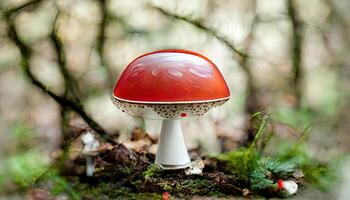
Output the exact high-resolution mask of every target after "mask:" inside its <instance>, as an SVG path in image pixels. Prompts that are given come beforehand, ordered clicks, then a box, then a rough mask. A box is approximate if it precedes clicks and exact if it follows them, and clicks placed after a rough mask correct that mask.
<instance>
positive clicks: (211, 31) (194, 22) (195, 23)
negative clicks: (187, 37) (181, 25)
mask: <svg viewBox="0 0 350 200" xmlns="http://www.w3.org/2000/svg"><path fill="white" fill-rule="evenodd" d="M151 7H152V8H154V9H156V10H158V11H159V12H160V13H162V14H163V15H165V16H168V17H171V18H174V19H178V20H182V21H185V22H187V23H189V24H192V25H193V26H195V27H197V28H198V29H201V30H203V31H205V32H207V33H208V34H210V35H212V36H213V37H215V38H216V39H218V40H219V41H221V42H223V43H224V44H225V45H226V46H227V47H228V48H230V49H231V50H232V51H233V52H235V53H236V54H237V55H238V56H239V57H240V58H243V57H246V56H248V55H247V54H245V53H244V52H243V51H241V50H239V49H238V48H236V47H235V46H234V45H233V44H232V43H231V42H230V41H229V39H228V38H226V37H225V36H223V35H220V34H219V33H218V32H217V31H216V30H215V29H214V28H211V27H208V26H206V25H205V24H204V23H203V22H201V21H199V20H193V19H191V18H189V17H186V16H181V15H178V14H175V13H172V12H170V11H167V10H165V9H163V8H160V7H157V6H151Z"/></svg>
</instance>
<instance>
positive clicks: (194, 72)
mask: <svg viewBox="0 0 350 200" xmlns="http://www.w3.org/2000/svg"><path fill="white" fill-rule="evenodd" d="M188 71H190V72H191V73H192V74H193V75H196V76H199V77H202V78H207V77H208V76H207V75H206V74H204V73H201V72H199V71H197V70H196V69H193V68H190V69H188Z"/></svg>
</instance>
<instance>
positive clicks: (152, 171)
mask: <svg viewBox="0 0 350 200" xmlns="http://www.w3.org/2000/svg"><path fill="white" fill-rule="evenodd" d="M161 171H162V169H161V168H160V167H159V166H158V165H157V164H151V165H150V166H148V167H147V169H146V170H145V171H144V172H143V173H142V175H143V177H144V178H145V179H148V178H151V177H153V176H154V175H155V174H156V173H157V172H161Z"/></svg>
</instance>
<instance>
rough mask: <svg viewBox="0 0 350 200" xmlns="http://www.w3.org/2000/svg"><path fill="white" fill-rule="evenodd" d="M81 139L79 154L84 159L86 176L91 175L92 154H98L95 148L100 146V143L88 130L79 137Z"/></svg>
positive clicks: (93, 165)
mask: <svg viewBox="0 0 350 200" xmlns="http://www.w3.org/2000/svg"><path fill="white" fill-rule="evenodd" d="M81 140H82V142H83V145H84V146H83V149H82V151H81V154H83V155H84V156H85V159H86V176H92V175H93V174H94V171H95V164H94V156H97V155H98V152H97V149H98V148H99V147H100V143H99V142H98V140H97V139H96V138H95V137H94V135H93V134H92V133H91V132H89V131H88V132H86V133H85V134H84V135H83V136H82V137H81Z"/></svg>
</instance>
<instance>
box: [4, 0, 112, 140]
mask: <svg viewBox="0 0 350 200" xmlns="http://www.w3.org/2000/svg"><path fill="white" fill-rule="evenodd" d="M35 2H36V3H39V2H41V1H35ZM27 5H30V6H34V5H37V4H34V3H32V4H29V3H28V4H27ZM20 8H21V9H18V8H17V9H12V10H14V11H16V12H5V20H6V23H7V25H8V37H9V38H10V39H11V40H12V41H13V42H14V43H15V45H16V46H17V47H18V49H19V51H20V53H21V56H22V61H21V66H22V70H23V72H24V73H25V75H26V76H27V77H28V78H29V79H30V80H31V82H32V83H33V84H34V85H35V86H37V87H38V88H39V89H40V90H42V91H43V92H44V93H46V94H47V95H49V96H50V97H51V98H52V99H54V100H55V101H56V102H57V103H59V104H60V105H62V106H66V107H68V108H69V109H71V110H73V111H75V112H76V113H78V114H79V115H80V116H81V117H82V118H83V120H84V121H85V122H86V123H87V124H88V125H89V126H90V127H91V128H92V129H94V130H95V131H96V132H97V133H99V134H100V135H101V136H102V137H103V138H104V139H106V140H107V141H109V142H111V143H114V144H115V142H114V141H113V140H112V139H110V138H109V137H108V135H107V132H106V131H105V130H104V129H103V128H102V127H101V126H100V125H99V124H98V123H97V122H95V121H94V120H93V119H92V118H91V117H90V116H89V115H88V114H87V113H86V112H85V110H84V108H83V106H82V105H81V104H77V103H76V102H73V101H71V100H69V99H67V98H65V97H64V96H59V95H57V94H56V93H54V92H53V91H52V90H51V89H49V88H48V87H47V86H45V85H44V84H43V83H42V82H40V81H39V80H38V79H37V78H36V77H35V75H34V74H33V73H32V71H31V66H30V58H31V56H32V50H31V48H30V47H29V46H27V45H26V44H25V43H24V42H23V41H22V40H21V39H20V37H19V36H18V34H17V29H16V26H15V23H14V17H15V16H14V15H15V14H17V13H18V12H19V11H20V10H22V9H24V8H26V7H25V6H20Z"/></svg>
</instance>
